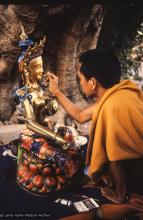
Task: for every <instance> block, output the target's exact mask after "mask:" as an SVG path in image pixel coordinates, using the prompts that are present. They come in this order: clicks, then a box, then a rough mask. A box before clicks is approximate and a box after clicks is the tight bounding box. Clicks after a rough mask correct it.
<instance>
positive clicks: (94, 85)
mask: <svg viewBox="0 0 143 220" xmlns="http://www.w3.org/2000/svg"><path fill="white" fill-rule="evenodd" d="M90 81H91V86H92V89H93V90H95V89H96V86H97V81H96V79H95V78H94V77H92V78H91V79H90Z"/></svg>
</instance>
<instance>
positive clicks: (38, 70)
mask: <svg viewBox="0 0 143 220" xmlns="http://www.w3.org/2000/svg"><path fill="white" fill-rule="evenodd" d="M28 68H29V73H30V80H37V81H40V80H41V78H42V73H43V61H42V57H41V56H39V57H37V58H35V59H33V60H32V61H31V62H30V63H29V66H28Z"/></svg>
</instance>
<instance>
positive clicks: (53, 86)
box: [47, 72, 59, 96]
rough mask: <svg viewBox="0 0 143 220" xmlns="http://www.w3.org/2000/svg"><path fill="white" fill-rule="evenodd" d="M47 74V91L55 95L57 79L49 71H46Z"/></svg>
mask: <svg viewBox="0 0 143 220" xmlns="http://www.w3.org/2000/svg"><path fill="white" fill-rule="evenodd" d="M47 76H48V80H49V92H51V93H52V94H53V95H54V96H56V94H57V92H58V91H59V86H58V83H59V79H58V77H57V76H55V75H54V74H53V73H51V72H48V74H47Z"/></svg>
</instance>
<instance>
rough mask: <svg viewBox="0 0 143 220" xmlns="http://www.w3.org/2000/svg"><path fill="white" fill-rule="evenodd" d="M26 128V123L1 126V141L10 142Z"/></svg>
mask: <svg viewBox="0 0 143 220" xmlns="http://www.w3.org/2000/svg"><path fill="white" fill-rule="evenodd" d="M24 128H26V125H23V124H15V125H2V126H0V142H2V143H3V144H8V143H9V142H10V141H12V140H15V139H17V138H18V137H19V134H20V133H21V131H22V130H23V129H24Z"/></svg>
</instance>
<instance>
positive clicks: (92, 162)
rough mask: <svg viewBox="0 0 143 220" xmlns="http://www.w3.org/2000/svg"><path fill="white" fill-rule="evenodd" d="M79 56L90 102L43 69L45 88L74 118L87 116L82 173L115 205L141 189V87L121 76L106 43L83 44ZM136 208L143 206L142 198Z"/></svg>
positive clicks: (80, 77)
mask: <svg viewBox="0 0 143 220" xmlns="http://www.w3.org/2000/svg"><path fill="white" fill-rule="evenodd" d="M79 62H80V69H79V72H78V75H77V78H78V81H79V83H80V86H81V88H82V90H83V91H84V93H85V95H86V96H87V97H94V98H95V100H96V101H95V103H93V104H91V105H90V106H88V107H86V108H84V109H80V108H78V107H77V106H76V105H75V104H74V103H72V102H71V101H70V100H69V99H68V98H67V97H66V96H65V95H64V94H63V93H62V91H60V89H59V87H58V77H57V76H55V75H54V74H53V73H49V74H48V79H49V89H50V91H51V93H52V94H53V95H54V96H55V97H56V98H57V100H58V102H59V103H60V104H61V105H62V106H63V108H64V109H65V111H67V113H68V114H69V115H70V116H71V117H73V118H74V119H75V120H76V121H78V122H79V123H84V122H86V121H89V120H92V124H91V130H90V136H89V143H88V148H87V154H86V174H87V175H88V177H89V178H90V179H91V180H92V181H93V182H94V183H95V185H96V186H97V187H100V189H101V193H102V195H103V196H104V197H106V198H107V199H109V200H110V201H111V202H113V203H115V204H119V206H118V207H119V209H118V210H121V209H122V207H123V206H122V205H124V204H125V203H127V201H128V200H130V197H129V193H130V192H132V193H138V194H140V195H143V187H142V186H143V175H141V173H140V172H139V169H140V167H141V166H143V126H142V122H143V93H142V92H141V90H140V89H139V88H138V86H137V85H136V84H135V83H133V82H132V81H130V80H121V66H120V62H119V60H118V58H117V57H116V56H115V54H114V53H113V51H111V50H109V49H103V48H102V49H101V48H99V49H92V50H89V51H87V52H85V53H83V54H81V56H80V58H79ZM142 198H143V197H142ZM140 201H141V199H140ZM131 203H132V202H131ZM138 204H139V203H138ZM134 205H135V204H134ZM120 207H121V209H120ZM128 208H129V207H128ZM128 208H127V210H128V211H129V209H128ZM122 210H123V209H122ZM139 210H140V211H142V212H143V203H142V202H141V204H139ZM123 213H127V212H126V211H125V212H123ZM108 217H109V216H108ZM120 217H121V216H120Z"/></svg>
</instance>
